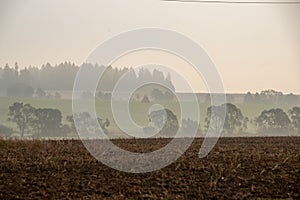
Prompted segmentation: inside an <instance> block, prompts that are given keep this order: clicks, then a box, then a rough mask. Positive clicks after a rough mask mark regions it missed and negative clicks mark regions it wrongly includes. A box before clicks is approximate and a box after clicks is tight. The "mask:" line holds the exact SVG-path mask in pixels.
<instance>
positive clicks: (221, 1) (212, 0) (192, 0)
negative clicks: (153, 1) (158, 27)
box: [161, 0, 300, 5]
mask: <svg viewBox="0 0 300 200" xmlns="http://www.w3.org/2000/svg"><path fill="white" fill-rule="evenodd" d="M161 1H169V2H180V3H203V4H204V3H205V4H290V5H292V4H300V1H226V0H161Z"/></svg>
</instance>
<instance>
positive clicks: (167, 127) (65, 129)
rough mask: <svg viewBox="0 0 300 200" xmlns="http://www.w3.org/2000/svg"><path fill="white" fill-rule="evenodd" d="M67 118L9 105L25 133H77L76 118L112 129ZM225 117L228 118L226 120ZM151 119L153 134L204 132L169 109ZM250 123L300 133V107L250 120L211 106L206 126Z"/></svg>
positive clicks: (87, 127)
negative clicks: (65, 121) (66, 122)
mask: <svg viewBox="0 0 300 200" xmlns="http://www.w3.org/2000/svg"><path fill="white" fill-rule="evenodd" d="M66 119H67V121H68V122H69V124H62V114H61V111H59V110H58V109H51V108H34V107H32V106H31V105H30V104H23V103H18V102H16V103H14V104H13V105H11V106H10V107H9V113H8V120H9V121H11V122H14V123H15V124H16V125H17V127H18V129H19V133H20V136H21V137H23V136H24V134H25V132H28V133H31V135H33V136H36V137H51V136H55V137H66V136H68V135H69V136H75V135H74V134H75V133H76V127H75V123H74V120H75V121H76V122H77V128H80V129H81V132H82V131H83V132H84V133H86V135H87V136H91V137H93V135H94V134H96V133H97V132H99V131H100V130H99V127H98V124H99V125H100V127H101V128H102V130H104V132H105V133H108V131H107V127H108V126H109V125H110V121H109V119H107V118H106V119H101V118H97V119H93V118H92V117H91V115H90V114H89V113H86V112H84V113H79V114H75V115H71V116H67V117H66ZM222 119H225V121H224V124H222ZM149 121H150V123H149V125H148V126H146V127H144V132H145V133H150V134H151V133H155V132H157V131H159V132H158V135H156V136H163V137H166V136H170V137H171V136H174V134H175V133H176V131H177V130H178V129H179V128H181V130H182V131H184V133H187V134H189V132H190V131H196V132H197V135H198V136H200V135H201V133H202V131H201V129H200V125H199V124H198V123H197V122H196V121H193V120H191V119H183V120H182V121H181V124H179V122H178V119H177V116H176V115H175V114H174V113H173V112H172V111H171V110H169V109H163V110H157V111H152V112H151V113H150V114H149ZM248 123H252V124H253V125H255V126H256V129H257V134H258V135H263V134H275V135H276V134H277V133H294V134H295V135H300V107H293V108H291V109H290V110H289V111H288V113H286V112H284V111H283V110H282V109H280V108H272V109H269V110H263V111H262V112H261V113H260V115H259V116H257V117H255V118H254V119H251V120H250V119H249V118H248V117H245V116H244V115H243V113H242V111H241V110H240V109H239V108H238V107H237V106H236V105H234V104H232V103H226V104H222V105H219V106H210V107H208V109H207V116H206V118H205V125H204V128H205V129H208V128H209V127H210V128H211V129H212V130H213V131H215V132H221V133H222V134H224V135H239V134H245V133H247V128H248ZM180 125H181V126H180ZM222 125H223V126H222ZM12 133H13V130H12V129H11V128H8V127H5V126H3V125H0V135H2V136H6V137H7V136H10V135H11V134H12ZM72 134H73V135H72Z"/></svg>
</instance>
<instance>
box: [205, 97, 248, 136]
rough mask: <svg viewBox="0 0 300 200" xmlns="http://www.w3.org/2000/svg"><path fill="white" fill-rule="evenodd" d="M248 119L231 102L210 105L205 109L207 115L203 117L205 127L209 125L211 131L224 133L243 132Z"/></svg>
mask: <svg viewBox="0 0 300 200" xmlns="http://www.w3.org/2000/svg"><path fill="white" fill-rule="evenodd" d="M224 120H225V121H224ZM248 121H249V120H248V118H247V117H244V116H243V114H242V112H241V110H240V109H239V108H237V107H236V106H235V105H234V104H231V103H226V104H222V105H220V106H210V107H209V108H208V109H207V117H206V118H205V122H206V128H208V127H209V126H210V127H211V128H212V130H213V131H215V132H217V133H218V132H222V133H225V134H226V133H227V134H232V133H241V132H243V131H244V130H245V129H247V123H248ZM222 122H224V124H222ZM222 125H223V126H222Z"/></svg>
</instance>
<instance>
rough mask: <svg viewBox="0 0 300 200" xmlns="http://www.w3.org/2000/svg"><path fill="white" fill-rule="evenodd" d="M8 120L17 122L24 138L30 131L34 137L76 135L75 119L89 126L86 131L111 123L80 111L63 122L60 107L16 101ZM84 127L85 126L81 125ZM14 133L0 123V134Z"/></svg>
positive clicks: (10, 107) (5, 135)
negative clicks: (36, 105) (37, 105)
mask: <svg viewBox="0 0 300 200" xmlns="http://www.w3.org/2000/svg"><path fill="white" fill-rule="evenodd" d="M8 110H9V112H8V118H7V120H8V121H10V122H13V123H15V124H16V126H17V128H18V131H19V134H20V137H21V138H23V137H24V135H25V133H27V134H28V133H29V134H30V135H31V136H33V137H37V138H39V137H66V136H68V135H69V136H74V133H76V127H75V120H76V121H77V122H78V123H82V124H84V125H85V127H86V128H87V129H86V130H85V131H87V132H90V130H88V129H91V128H94V129H93V131H94V132H96V131H100V130H98V129H97V124H95V122H97V123H99V124H100V126H101V128H102V130H104V131H106V128H107V127H108V126H109V125H110V122H109V120H108V119H101V118H97V119H93V118H92V117H91V115H90V114H89V113H85V112H84V113H79V114H74V115H71V116H67V117H66V120H67V121H68V124H63V123H62V118H63V117H62V113H61V111H60V110H58V109H52V108H35V107H33V106H31V105H30V104H24V103H19V102H15V103H14V104H13V105H11V106H9V109H8ZM79 127H83V126H79ZM12 133H13V129H12V128H9V127H5V126H3V125H0V135H1V136H4V137H9V136H11V135H12Z"/></svg>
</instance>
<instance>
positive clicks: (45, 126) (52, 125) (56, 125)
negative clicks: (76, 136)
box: [31, 108, 62, 136]
mask: <svg viewBox="0 0 300 200" xmlns="http://www.w3.org/2000/svg"><path fill="white" fill-rule="evenodd" d="M61 125H62V114H61V112H60V111H59V110H58V109H51V108H38V109H36V110H35V112H34V120H33V121H32V125H31V126H32V127H33V128H34V129H35V130H36V131H37V135H38V136H40V135H43V136H50V135H59V133H60V131H61V130H60V129H61Z"/></svg>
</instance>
